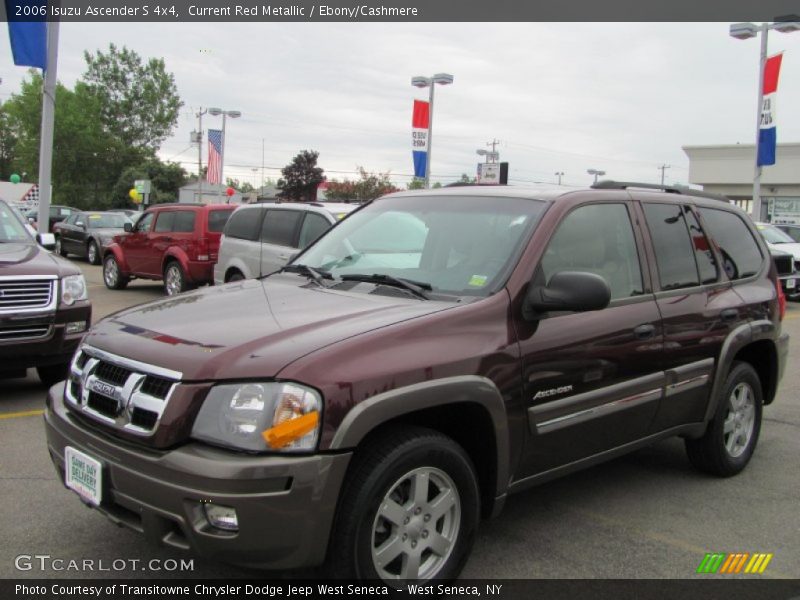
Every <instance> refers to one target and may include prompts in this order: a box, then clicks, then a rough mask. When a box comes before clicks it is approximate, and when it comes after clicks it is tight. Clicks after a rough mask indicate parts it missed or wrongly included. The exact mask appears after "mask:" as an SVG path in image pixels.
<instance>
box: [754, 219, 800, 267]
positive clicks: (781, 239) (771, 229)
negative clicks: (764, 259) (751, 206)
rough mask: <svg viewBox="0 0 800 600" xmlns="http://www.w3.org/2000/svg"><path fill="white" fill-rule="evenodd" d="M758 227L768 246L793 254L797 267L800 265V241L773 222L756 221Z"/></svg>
mask: <svg viewBox="0 0 800 600" xmlns="http://www.w3.org/2000/svg"><path fill="white" fill-rule="evenodd" d="M756 228H757V229H758V231H759V232H760V233H761V235H762V236H763V237H764V239H765V240H766V242H767V246H769V247H770V248H774V249H775V250H780V251H781V252H788V253H789V254H791V255H793V256H794V262H795V265H796V267H795V268H797V266H800V243H798V242H796V241H795V240H794V239H793V238H792V237H791V236H790V235H789V234H788V233H786V232H785V231H781V230H780V229H778V228H777V227H776V226H775V225H772V224H771V223H756Z"/></svg>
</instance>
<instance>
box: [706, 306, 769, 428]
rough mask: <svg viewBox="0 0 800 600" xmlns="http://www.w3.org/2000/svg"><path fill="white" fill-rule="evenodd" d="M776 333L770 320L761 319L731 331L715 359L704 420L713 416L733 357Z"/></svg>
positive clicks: (708, 420)
mask: <svg viewBox="0 0 800 600" xmlns="http://www.w3.org/2000/svg"><path fill="white" fill-rule="evenodd" d="M775 335H776V327H775V324H774V323H773V322H772V321H769V320H767V319H761V320H758V321H751V322H750V323H744V324H742V325H740V326H739V327H737V328H736V329H734V330H733V331H731V332H730V333H729V334H728V337H727V338H725V342H723V344H722V350H721V351H720V353H719V359H718V360H717V370H716V372H715V373H714V384H713V386H712V388H711V395H710V396H709V402H708V407H707V408H706V416H705V422H706V423H708V422H710V421H711V419H713V418H714V415H715V414H716V412H717V405H718V402H719V391H720V390H721V389H722V386H723V385H725V379H726V378H727V376H728V373H729V372H730V370H731V365H732V364H733V359H734V358H735V356H736V355H737V354H738V353H739V351H740V350H741V349H742V348H744V347H745V346H747V345H749V344H752V343H753V342H758V341H761V340H768V341H773V342H774V339H775Z"/></svg>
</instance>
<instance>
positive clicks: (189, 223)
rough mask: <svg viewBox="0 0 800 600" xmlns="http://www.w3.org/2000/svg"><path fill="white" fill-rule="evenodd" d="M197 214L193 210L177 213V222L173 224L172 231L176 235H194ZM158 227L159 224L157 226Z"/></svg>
mask: <svg viewBox="0 0 800 600" xmlns="http://www.w3.org/2000/svg"><path fill="white" fill-rule="evenodd" d="M196 216H197V213H196V212H195V211H193V210H182V211H179V212H176V213H175V221H174V223H173V224H172V231H174V232H176V233H192V232H193V231H194V220H195V217H196ZM156 226H158V224H156Z"/></svg>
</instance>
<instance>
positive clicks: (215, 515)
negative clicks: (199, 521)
mask: <svg viewBox="0 0 800 600" xmlns="http://www.w3.org/2000/svg"><path fill="white" fill-rule="evenodd" d="M203 510H204V511H205V513H206V519H208V522H209V523H211V525H213V526H214V527H216V528H217V529H224V530H225V531H239V518H238V517H237V516H236V509H235V508H231V507H230V506H220V505H219V504H211V503H208V504H204V505H203Z"/></svg>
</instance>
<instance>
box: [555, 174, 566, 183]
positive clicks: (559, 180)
mask: <svg viewBox="0 0 800 600" xmlns="http://www.w3.org/2000/svg"><path fill="white" fill-rule="evenodd" d="M555 176H556V177H558V185H561V178H562V177H563V176H564V171H556V172H555Z"/></svg>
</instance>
